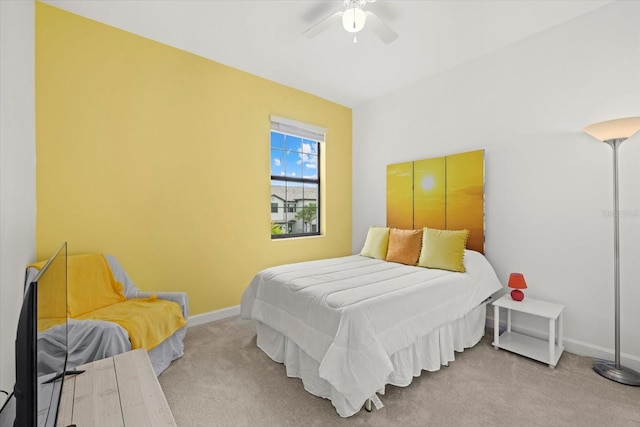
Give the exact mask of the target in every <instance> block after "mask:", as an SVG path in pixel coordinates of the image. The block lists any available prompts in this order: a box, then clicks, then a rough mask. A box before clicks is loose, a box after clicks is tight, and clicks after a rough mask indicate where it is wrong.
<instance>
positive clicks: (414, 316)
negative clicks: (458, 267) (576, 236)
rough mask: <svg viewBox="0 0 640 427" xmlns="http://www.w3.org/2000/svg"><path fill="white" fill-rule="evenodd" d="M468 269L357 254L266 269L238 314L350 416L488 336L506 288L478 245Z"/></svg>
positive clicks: (276, 355) (273, 353) (290, 368)
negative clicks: (492, 309)
mask: <svg viewBox="0 0 640 427" xmlns="http://www.w3.org/2000/svg"><path fill="white" fill-rule="evenodd" d="M464 267H465V270H466V272H465V273H458V272H451V271H446V270H440V269H430V268H423V267H417V266H409V265H404V264H400V263H396V262H388V261H385V260H380V259H375V258H370V257H365V256H361V255H352V256H347V257H340V258H332V259H326V260H318V261H308V262H302V263H296V264H287V265H282V266H277V267H272V268H268V269H266V270H263V271H261V272H259V273H258V274H257V275H256V276H255V277H254V278H253V280H252V281H251V282H250V284H249V286H248V287H247V289H246V291H245V293H244V295H243V297H242V303H241V315H242V317H244V318H247V319H254V320H256V324H257V345H258V347H260V348H261V349H262V350H263V351H264V352H265V353H266V354H267V355H269V357H271V359H273V360H274V361H276V362H279V363H284V364H285V365H286V370H287V375H288V376H290V377H297V378H301V379H302V381H303V384H304V387H305V389H306V390H307V391H308V392H310V393H312V394H314V395H316V396H320V397H324V398H327V399H330V400H331V402H332V404H333V405H334V407H335V408H336V411H337V412H338V414H339V415H340V416H342V417H349V416H351V415H353V414H355V413H357V412H358V411H360V409H361V408H362V407H363V405H364V404H365V402H366V401H367V400H368V399H371V398H373V399H374V402H375V401H377V398H376V393H379V394H384V388H385V385H386V384H391V385H395V386H407V385H409V384H410V383H411V381H412V379H413V377H415V376H419V375H420V373H421V371H422V370H427V371H435V370H438V369H440V367H441V366H442V365H447V364H448V363H449V362H450V361H453V360H454V358H455V356H454V351H458V352H460V351H463V350H464V349H465V348H469V347H471V346H473V345H475V344H476V343H477V342H478V341H479V340H480V339H481V338H482V336H483V335H484V328H485V316H486V306H485V303H484V302H485V301H486V300H487V298H489V297H490V296H491V295H492V294H493V293H495V292H496V291H499V290H500V289H502V285H501V284H500V282H499V280H498V278H497V277H496V274H495V272H494V270H493V268H492V267H491V265H490V264H489V262H488V261H487V259H486V258H485V257H484V256H483V255H482V254H480V253H478V252H475V251H470V250H466V251H465V252H464Z"/></svg>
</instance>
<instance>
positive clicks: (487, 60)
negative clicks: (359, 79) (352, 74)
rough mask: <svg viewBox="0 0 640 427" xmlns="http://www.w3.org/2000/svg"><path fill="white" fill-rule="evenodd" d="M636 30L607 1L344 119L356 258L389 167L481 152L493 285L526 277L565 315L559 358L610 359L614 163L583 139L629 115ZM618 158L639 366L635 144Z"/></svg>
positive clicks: (637, 62)
mask: <svg viewBox="0 0 640 427" xmlns="http://www.w3.org/2000/svg"><path fill="white" fill-rule="evenodd" d="M638 22H640V2H614V3H611V4H608V5H606V6H604V7H602V8H600V9H596V10H595V11H593V12H590V13H588V14H586V15H583V16H581V17H578V18H576V19H573V20H572V21H569V22H567V23H565V24H562V25H560V26H557V27H555V28H552V29H550V30H547V31H545V32H543V33H540V34H538V35H535V36H532V37H530V38H528V39H525V40H523V41H520V42H518V43H516V44H513V45H511V46H508V47H506V48H503V49H500V50H499V51H496V52H494V53H492V54H488V55H485V56H483V57H481V58H479V59H477V60H475V61H472V62H469V63H466V64H463V65H461V66H459V67H457V68H455V69H453V70H451V71H448V72H445V73H442V74H439V75H437V76H435V77H431V78H428V79H426V80H423V81H421V82H419V83H418V84H415V85H413V86H411V87H407V88H406V89H404V90H400V91H397V92H394V93H392V94H390V95H387V96H385V97H383V98H380V99H378V100H376V101H374V102H371V103H369V104H367V105H364V106H362V107H360V108H357V109H355V110H354V112H353V123H354V129H353V134H354V139H353V159H354V164H353V233H354V236H353V252H354V253H355V252H359V251H360V249H361V247H362V244H363V242H364V239H365V236H366V232H367V229H368V227H369V226H370V225H372V224H373V225H376V224H377V225H380V224H384V223H385V217H386V214H385V191H386V175H385V174H386V165H387V164H390V163H397V162H403V161H410V160H417V159H422V158H428V157H435V156H441V155H445V154H449V153H457V152H463V151H469V150H476V149H484V150H485V168H486V169H485V200H486V212H485V215H486V255H487V257H488V258H489V260H490V261H491V262H492V263H493V265H494V266H495V269H496V271H497V273H498V277H499V278H500V279H501V280H502V281H503V283H506V281H507V279H508V276H509V273H510V272H522V273H524V275H525V278H526V280H527V283H528V285H529V289H527V291H526V295H528V296H529V297H532V298H538V299H544V300H549V301H553V302H557V303H561V304H564V305H565V306H566V308H565V337H566V341H565V344H566V347H567V349H568V350H569V351H572V352H575V353H578V354H584V355H591V356H599V357H606V358H609V359H611V358H612V357H613V356H612V354H613V347H614V326H613V324H614V323H613V322H614V320H613V319H614V314H613V311H614V300H613V298H614V292H613V218H612V217H611V216H609V215H607V214H606V211H611V209H612V203H613V202H612V197H613V195H612V194H613V190H612V187H613V178H612V173H613V172H612V171H613V167H612V156H611V149H610V148H609V147H608V146H607V145H605V144H603V143H600V142H598V141H596V140H595V139H593V138H591V137H590V136H588V135H586V134H584V133H583V132H582V129H583V128H584V127H585V126H586V125H589V124H591V123H594V122H599V121H602V120H608V119H614V118H621V117H627V116H640V26H638ZM399 66H401V64H399ZM620 157H621V159H620V209H621V210H623V211H626V213H625V215H624V216H622V218H621V225H620V227H621V286H622V290H621V293H622V310H621V312H622V353H623V359H622V360H623V364H625V365H627V366H629V367H631V368H634V369H636V370H640V332H639V331H640V330H638V329H637V325H639V324H640V279H638V277H640V262H638V260H640V167H638V166H640V134H636V136H635V137H634V138H632V139H629V140H628V141H627V142H625V144H623V145H622V147H621V149H620ZM514 320H515V322H516V323H517V325H519V327H520V329H523V328H524V329H532V330H533V331H534V332H536V331H537V332H540V333H542V332H543V331H546V325H545V324H544V323H540V322H539V321H537V320H535V319H534V320H532V319H530V318H525V317H514ZM561 363H562V362H561Z"/></svg>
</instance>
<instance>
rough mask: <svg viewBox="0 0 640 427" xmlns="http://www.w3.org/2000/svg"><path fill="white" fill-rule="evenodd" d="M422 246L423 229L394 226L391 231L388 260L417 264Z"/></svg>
mask: <svg viewBox="0 0 640 427" xmlns="http://www.w3.org/2000/svg"><path fill="white" fill-rule="evenodd" d="M421 246H422V230H401V229H399V228H392V229H391V231H390V232H389V249H388V250H387V258H386V259H387V261H391V262H399V263H400V264H407V265H416V263H417V262H418V257H419V256H420V247H421Z"/></svg>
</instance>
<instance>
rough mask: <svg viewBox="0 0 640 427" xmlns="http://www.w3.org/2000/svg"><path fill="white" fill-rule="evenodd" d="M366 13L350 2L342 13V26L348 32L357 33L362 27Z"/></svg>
mask: <svg viewBox="0 0 640 427" xmlns="http://www.w3.org/2000/svg"><path fill="white" fill-rule="evenodd" d="M366 20H367V14H366V13H365V12H364V10H362V8H361V7H360V6H359V5H358V4H352V5H350V7H349V8H348V9H347V10H345V11H344V13H343V15H342V26H343V27H344V29H345V30H346V31H348V32H350V33H357V32H358V31H360V30H362V29H363V28H364V23H365V21H366Z"/></svg>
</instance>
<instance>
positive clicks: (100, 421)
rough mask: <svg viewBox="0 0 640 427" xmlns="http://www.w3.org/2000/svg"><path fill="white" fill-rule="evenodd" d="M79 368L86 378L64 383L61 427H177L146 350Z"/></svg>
mask: <svg viewBox="0 0 640 427" xmlns="http://www.w3.org/2000/svg"><path fill="white" fill-rule="evenodd" d="M78 368H79V369H82V370H84V371H85V372H84V374H82V375H78V376H72V377H66V378H65V379H64V383H63V386H62V396H61V397H60V409H59V411H58V422H57V425H58V426H60V427H69V426H73V425H74V424H75V425H77V426H83V427H85V426H86V427H91V426H95V427H100V426H107V425H109V426H111V425H123V426H125V427H126V426H131V427H144V426H149V427H164V426H169V427H176V422H175V420H174V419H173V414H172V413H171V409H170V408H169V404H168V403H167V399H166V397H165V396H164V393H163V392H162V388H161V387H160V383H159V382H158V379H157V378H156V375H155V373H154V372H153V368H152V367H151V362H150V361H149V356H148V355H147V352H146V350H144V349H137V350H131V351H128V352H126V353H122V354H118V355H117V356H114V357H108V358H106V359H102V360H96V361H95V362H91V363H87V364H85V365H82V366H79V367H78Z"/></svg>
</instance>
